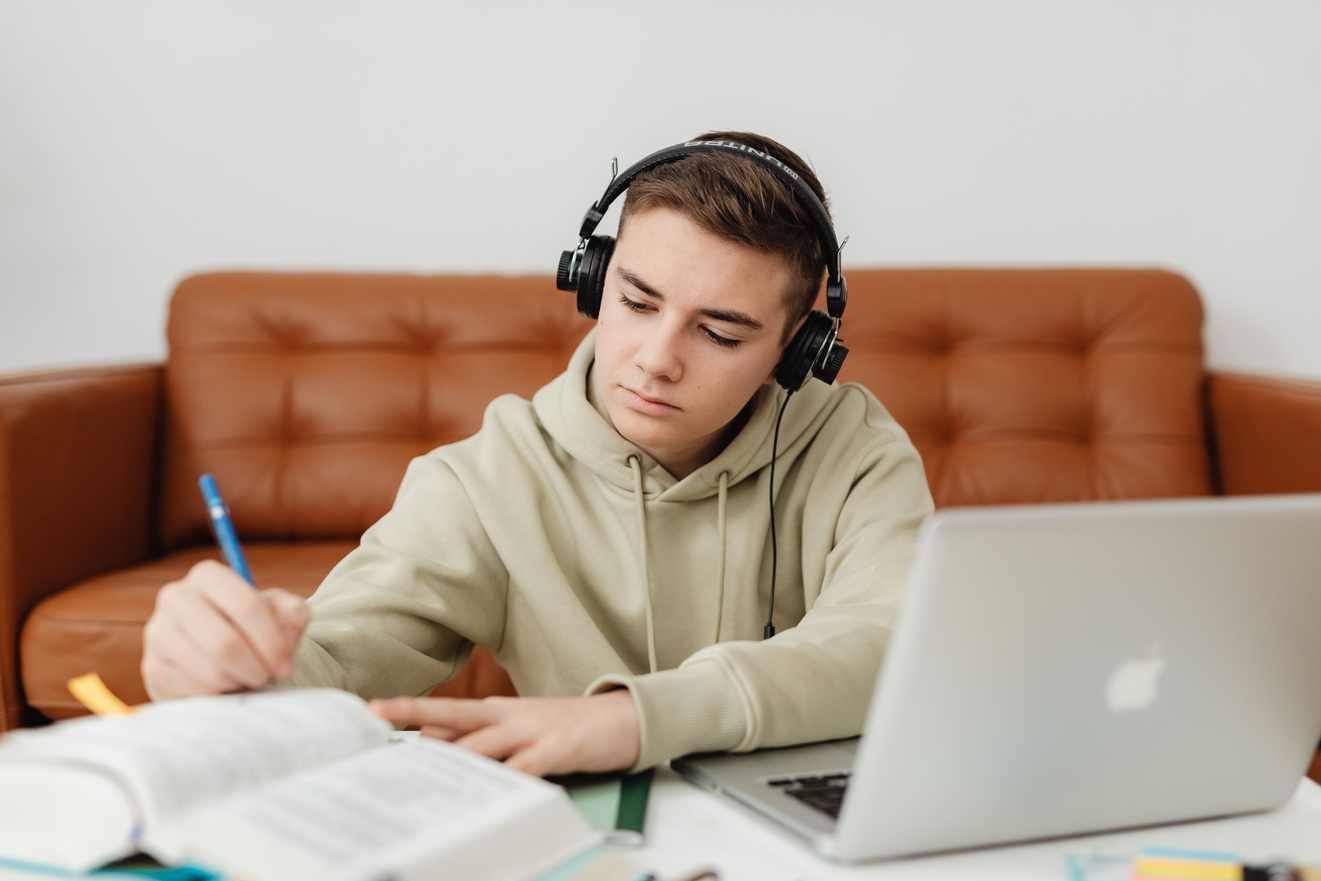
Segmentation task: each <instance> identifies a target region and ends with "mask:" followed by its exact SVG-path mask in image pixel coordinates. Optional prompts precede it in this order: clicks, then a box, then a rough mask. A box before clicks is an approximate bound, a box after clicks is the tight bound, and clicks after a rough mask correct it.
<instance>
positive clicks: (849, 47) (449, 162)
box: [0, 0, 1321, 377]
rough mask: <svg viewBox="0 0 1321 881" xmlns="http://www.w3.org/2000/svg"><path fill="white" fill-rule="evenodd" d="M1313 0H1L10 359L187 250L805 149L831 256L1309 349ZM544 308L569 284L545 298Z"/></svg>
mask: <svg viewBox="0 0 1321 881" xmlns="http://www.w3.org/2000/svg"><path fill="white" fill-rule="evenodd" d="M1318 45H1321V4H1317V3H1312V2H1307V0H1298V2H1283V0H1280V2H1269V0H1242V2H1229V0H1163V2H1160V3H1152V2H1149V0H1105V2H1102V0H1095V2H1071V3H1059V2H1055V0H996V2H985V0H923V2H917V0H911V2H898V0H889V2H865V0H852V2H849V0H819V2H814V3H812V4H810V5H809V4H808V3H795V2H790V0H754V2H721V0H698V2H664V3H655V2H651V3H626V2H601V3H587V2H577V3H545V2H535V0H526V2H506V3H495V2H491V3H463V4H459V3H452V4H450V3H440V2H416V0H414V2H402V0H399V2H366V0H363V2H353V3H349V2H328V0H240V2H219V0H217V2H188V0H114V2H109V0H105V2H98V0H86V2H72V0H0V370H14V369H25V368H31V367H38V366H45V365H62V364H82V363H95V362H103V361H112V360H130V359H158V358H160V357H162V356H163V353H164V343H163V336H162V334H163V324H164V318H165V306H166V301H167V298H168V296H169V292H170V290H171V288H172V287H173V285H174V284H175V283H176V281H177V280H178V279H179V278H180V277H182V276H184V275H186V274H188V273H191V272H196V271H198V270H204V269H213V268H236V267H241V268H344V269H380V270H404V271H416V272H432V271H499V272H526V271H535V272H551V271H553V269H554V265H555V260H556V258H557V256H558V252H559V251H560V250H561V249H563V248H565V247H567V246H569V245H570V244H571V243H572V242H573V239H574V233H575V231H576V228H577V224H578V220H579V218H580V216H581V214H582V211H583V209H584V208H585V207H586V206H587V204H588V203H589V202H590V201H591V200H592V199H594V198H595V197H596V196H597V195H599V192H600V190H601V189H602V188H603V187H604V185H605V183H606V180H607V176H608V169H609V161H610V157H611V156H614V155H618V156H619V158H620V161H621V163H623V164H627V163H629V162H631V161H633V160H634V159H636V158H638V157H640V156H642V155H643V154H645V153H647V152H649V151H651V150H653V149H656V148H658V147H660V146H663V145H665V144H668V143H672V142H675V141H679V140H683V139H684V138H686V137H688V136H689V135H691V134H694V133H696V132H699V131H703V130H707V129H711V128H735V129H740V128H746V129H753V130H759V131H763V132H765V133H767V134H769V135H771V136H772V137H775V138H777V139H779V140H781V141H783V142H785V143H786V144H788V145H789V146H791V147H793V148H795V149H797V150H798V151H799V152H801V153H803V154H804V155H806V156H807V157H808V158H810V160H811V161H812V162H813V163H814V165H815V167H816V169H817V171H818V172H819V174H820V175H821V177H822V178H823V180H824V181H825V182H826V185H827V187H828V188H830V189H831V192H832V195H833V198H834V203H835V213H836V221H837V227H838V228H839V230H840V233H841V235H842V234H849V235H851V236H852V238H851V241H850V243H849V246H848V249H847V250H846V252H845V267H846V270H847V267H848V266H850V265H851V266H875V265H977V264H983V265H985V264H1019V265H1022V264H1028V265H1037V264H1086V265H1143V266H1150V265H1159V266H1165V267H1170V268H1173V269H1177V270H1180V271H1182V272H1185V273H1186V274H1188V275H1189V276H1190V277H1191V278H1192V279H1193V280H1194V282H1195V283H1196V284H1197V285H1198V287H1199V288H1200V289H1201V291H1202V293H1203V296H1204V297H1205V300H1206V303H1207V307H1208V325H1207V343H1208V348H1209V359H1210V361H1211V363H1212V364H1213V365H1215V366H1218V367H1232V368H1245V369H1252V370H1261V371H1270V372H1277V373H1285V374H1295V375H1304V376H1315V377H1321V345H1318V342H1319V339H1321V297H1318V296H1317V293H1318V292H1321V261H1318V260H1317V259H1315V249H1316V248H1317V245H1318V244H1319V243H1321V207H1318V206H1321V160H1319V157H1321V52H1318V51H1317V48H1316V47H1317V46H1318ZM565 308H566V309H569V308H572V307H571V305H570V303H569V301H568V299H567V297H566V300H565Z"/></svg>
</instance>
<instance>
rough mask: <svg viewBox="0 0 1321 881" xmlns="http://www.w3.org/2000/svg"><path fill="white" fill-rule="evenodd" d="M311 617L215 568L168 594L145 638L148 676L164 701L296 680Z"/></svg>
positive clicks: (288, 599)
mask: <svg viewBox="0 0 1321 881" xmlns="http://www.w3.org/2000/svg"><path fill="white" fill-rule="evenodd" d="M309 618H310V611H309V610H308V608H307V605H306V603H304V601H303V600H302V599H301V598H299V597H297V596H294V595H293V594H290V593H288V592H286V591H282V590H279V589H273V590H267V591H261V592H258V591H255V590H253V589H252V587H251V586H250V585H249V584H248V583H247V582H246V581H244V580H243V579H241V578H240V577H239V576H238V575H236V574H235V573H234V572H233V571H232V570H230V569H228V568H227V567H225V566H221V565H220V564H218V563H215V562H213V561H206V562H203V563H199V564H198V565H196V566H194V567H193V568H192V569H191V570H190V571H189V572H188V574H187V575H186V576H185V577H184V579H183V580H182V581H178V582H173V583H171V584H168V585H166V586H165V587H164V588H162V589H161V591H160V593H159V594H158V595H157V598H156V609H155V611H154V612H153V613H152V617H151V619H150V620H149V621H148V622H147V626H146V629H145V630H144V632H143V659H142V675H143V678H144V679H145V680H146V681H147V682H148V684H149V685H150V686H151V687H152V690H153V692H154V693H155V694H156V695H157V696H159V697H183V696H186V695H194V694H219V693H223V692H226V691H235V690H238V689H245V688H258V687H260V686H262V685H264V684H265V683H267V682H269V681H270V680H271V679H272V678H273V677H280V676H288V675H289V674H290V673H292V672H293V653H294V650H295V649H296V647H297V644H298V639H299V638H300V637H301V636H302V633H303V630H304V629H306V627H307V623H308V620H309Z"/></svg>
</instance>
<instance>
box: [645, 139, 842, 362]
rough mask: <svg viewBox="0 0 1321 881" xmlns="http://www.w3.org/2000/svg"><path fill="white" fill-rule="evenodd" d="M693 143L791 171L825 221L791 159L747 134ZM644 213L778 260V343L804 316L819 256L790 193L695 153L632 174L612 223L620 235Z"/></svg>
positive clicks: (811, 228) (768, 176)
mask: <svg viewBox="0 0 1321 881" xmlns="http://www.w3.org/2000/svg"><path fill="white" fill-rule="evenodd" d="M693 140H695V141H735V142H737V143H740V144H744V145H746V146H748V147H752V148H753V149H754V150H759V151H761V152H763V153H766V154H768V155H770V156H773V157H775V158H776V159H778V160H780V161H781V162H783V163H784V164H785V165H787V166H789V167H790V168H791V169H793V170H794V171H795V172H796V173H797V174H798V175H799V177H800V178H802V180H803V182H804V183H805V184H807V186H808V187H810V188H811V190H812V192H814V193H816V197H817V198H818V199H820V200H821V206H822V207H823V208H825V209H826V214H827V216H829V214H830V204H829V202H828V200H827V199H826V191H825V189H823V188H822V186H821V182H820V181H819V180H817V177H816V175H815V174H814V173H813V172H812V169H811V168H809V167H808V165H807V163H806V162H804V161H803V160H802V158H801V157H799V156H798V154H796V153H794V152H793V151H792V150H790V149H788V148H787V147H785V146H784V145H782V144H778V143H776V142H775V141H772V140H771V139H770V138H764V137H762V136H761V135H756V134H752V133H751V132H707V133H706V134H704V135H698V136H697V137H696V138H694V139H693ZM649 208H669V209H672V210H674V211H678V212H679V213H681V214H683V215H684V216H686V217H687V218H688V219H690V220H692V221H693V222H694V223H696V224H697V225H698V226H700V227H701V228H702V229H704V230H706V231H707V232H711V233H714V234H715V235H718V236H721V237H722V238H726V239H730V240H732V241H735V242H739V243H741V244H744V245H749V246H751V247H753V248H755V249H757V250H758V251H761V252H763V253H766V254H776V255H778V256H779V257H781V258H782V259H783V260H784V262H785V264H786V265H787V266H788V267H789V270H790V272H791V273H792V275H793V282H792V283H791V284H790V285H789V288H788V290H786V291H785V292H784V307H785V311H786V312H787V313H788V319H787V320H786V322H785V327H784V332H783V334H782V336H783V338H784V339H787V338H788V336H789V330H790V329H791V328H792V327H793V326H794V323H795V322H797V321H798V319H799V318H801V317H803V316H804V315H806V314H807V313H808V311H809V310H810V309H811V308H812V304H813V303H814V302H815V301H816V296H817V293H818V292H819V291H820V290H821V281H822V279H823V278H824V275H825V265H826V263H825V255H824V254H822V252H821V239H820V237H819V235H818V234H817V231H816V225H815V224H814V223H813V222H812V217H811V215H810V214H808V213H807V210H806V209H804V208H803V206H802V205H801V204H799V202H798V198H797V197H796V196H795V195H794V193H793V191H792V190H790V189H789V187H788V186H786V185H785V183H784V182H783V181H781V180H780V179H779V178H777V177H776V176H775V174H774V173H773V172H771V171H769V170H767V169H765V168H763V167H762V166H761V165H759V164H757V163H756V162H753V161H750V160H748V159H745V158H742V157H740V156H737V155H734V154H729V153H723V152H721V153H697V154H694V155H692V156H685V157H684V158H683V159H678V160H676V161H674V162H667V163H665V164H664V165H658V166H656V167H655V168H652V169H649V170H648V171H645V172H643V173H642V174H639V175H638V176H637V177H636V178H634V179H633V182H632V183H631V184H629V187H628V195H627V196H626V197H625V198H624V207H623V210H622V212H621V213H620V215H619V232H620V235H621V236H622V235H623V232H624V227H625V226H626V225H627V223H628V219H629V218H630V217H632V216H633V215H634V214H637V213H638V212H640V211H645V210H647V209H649Z"/></svg>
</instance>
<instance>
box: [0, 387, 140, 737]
mask: <svg viewBox="0 0 1321 881" xmlns="http://www.w3.org/2000/svg"><path fill="white" fill-rule="evenodd" d="M162 387H163V384H162V378H161V368H160V366H159V365H154V364H144V365H128V366H121V367H103V368H87V369H78V370H58V371H49V372H41V373H24V374H12V375H9V376H0V731H3V730H6V729H9V728H13V727H15V726H17V725H19V724H20V723H22V722H23V721H24V719H23V718H22V713H23V708H24V701H23V697H22V691H21V686H20V679H19V670H18V637H19V629H20V626H21V624H22V621H23V619H24V617H25V616H26V615H27V613H28V611H29V610H30V609H31V608H32V606H33V605H34V604H36V603H37V601H38V600H40V599H41V598H43V597H45V596H47V595H49V594H51V593H53V592H55V591H56V590H59V589H60V588H63V587H67V586H68V585H70V584H73V583H75V582H77V581H80V580H82V579H84V578H87V577H88V576H91V575H95V574H97V573H100V572H104V571H107V570H110V569H117V568H120V567H122V566H127V565H130V564H132V563H136V562H140V561H142V560H145V559H147V558H148V557H150V556H151V551H152V541H151V536H152V516H153V513H152V507H153V506H152V499H153V498H154V493H153V490H154V482H155V472H156V458H157V456H156V452H157V447H158V446H159V442H158V440H157V438H158V435H159V431H158V423H159V421H160V410H161V406H160V401H161V389H162Z"/></svg>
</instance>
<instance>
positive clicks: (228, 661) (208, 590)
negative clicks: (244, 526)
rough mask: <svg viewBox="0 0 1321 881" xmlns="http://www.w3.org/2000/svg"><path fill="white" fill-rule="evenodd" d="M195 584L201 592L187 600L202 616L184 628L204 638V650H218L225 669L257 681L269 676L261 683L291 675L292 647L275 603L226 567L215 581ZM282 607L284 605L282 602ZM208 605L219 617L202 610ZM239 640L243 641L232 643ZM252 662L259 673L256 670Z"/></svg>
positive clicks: (188, 596)
mask: <svg viewBox="0 0 1321 881" xmlns="http://www.w3.org/2000/svg"><path fill="white" fill-rule="evenodd" d="M229 576H233V577H229ZM195 583H196V584H197V590H196V591H193V592H190V593H188V594H186V597H187V599H188V601H190V604H191V606H192V608H193V611H195V612H196V613H197V614H198V615H199V617H198V618H197V619H195V620H194V619H187V620H186V621H185V626H186V627H188V629H189V630H191V631H193V632H194V633H195V634H196V635H197V636H199V637H200V639H199V640H198V641H199V643H200V644H201V645H203V646H214V647H216V648H218V649H219V651H220V654H219V657H218V660H219V661H221V663H222V664H223V665H224V666H225V667H226V668H227V669H231V668H232V669H233V670H234V671H235V672H237V671H239V670H242V671H243V672H244V673H252V674H253V675H256V676H258V677H260V676H261V673H265V678H264V679H262V681H263V682H264V681H265V679H269V678H270V677H272V676H287V675H289V673H290V672H292V663H291V655H292V653H293V652H292V650H293V645H291V644H290V642H289V641H288V640H287V639H286V638H285V634H284V632H283V631H282V629H281V623H282V622H281V621H280V620H279V619H278V618H277V617H276V614H275V605H276V602H275V601H272V600H270V599H268V598H267V597H266V596H265V595H263V594H262V593H258V592H257V591H255V590H253V589H252V588H251V587H250V586H248V584H247V582H245V581H243V579H241V578H239V577H238V576H237V575H235V574H234V573H233V572H232V570H230V569H227V568H223V567H221V571H220V572H218V573H215V576H214V577H208V578H203V579H199V580H197V581H196V582H195ZM282 593H283V591H282ZM279 602H281V603H283V600H281V601H279ZM206 604H209V605H210V606H211V607H212V608H213V609H214V611H215V612H218V613H219V614H218V615H217V614H204V613H203V612H202V609H203V607H204V606H205V605H206ZM208 611H210V610H208ZM188 625H192V626H188ZM299 633H300V634H301V630H300V631H299ZM235 636H237V637H239V639H234V637H235ZM245 649H246V650H245ZM253 662H256V664H257V665H258V666H259V668H260V671H261V672H255V671H253V667H252V664H253ZM245 684H248V683H246V682H245ZM258 684H261V683H260V682H259V683H258ZM249 687H254V686H251V685H249Z"/></svg>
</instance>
